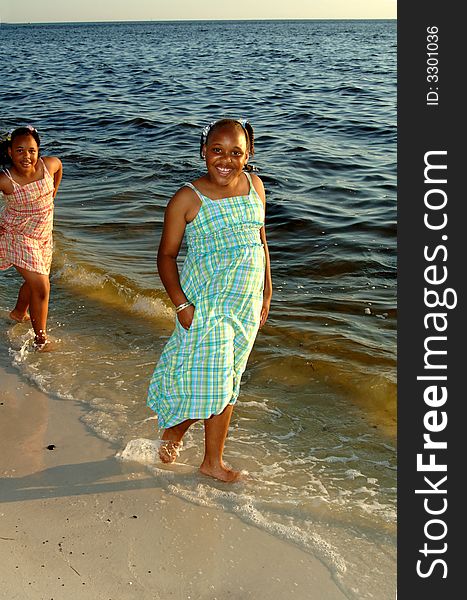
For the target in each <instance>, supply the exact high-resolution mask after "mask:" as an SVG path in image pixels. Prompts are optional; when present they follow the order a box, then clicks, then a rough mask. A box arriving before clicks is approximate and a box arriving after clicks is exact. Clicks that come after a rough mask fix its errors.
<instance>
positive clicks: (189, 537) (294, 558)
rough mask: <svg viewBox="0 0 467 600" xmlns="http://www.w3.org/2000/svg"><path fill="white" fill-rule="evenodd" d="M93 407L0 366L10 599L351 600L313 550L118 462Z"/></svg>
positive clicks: (4, 587)
mask: <svg viewBox="0 0 467 600" xmlns="http://www.w3.org/2000/svg"><path fill="white" fill-rule="evenodd" d="M82 414H83V413H82V409H81V407H80V406H79V405H78V404H76V403H73V402H67V401H63V400H57V399H54V398H50V397H48V396H47V395H45V394H43V393H42V392H40V391H38V390H37V389H36V388H35V387H33V386H31V385H30V384H29V383H28V382H26V381H25V380H24V379H22V378H21V376H19V375H18V374H17V373H16V371H14V370H13V369H12V368H11V367H9V366H8V365H7V364H6V362H5V361H4V362H2V363H0V552H1V584H0V598H2V599H5V600H16V599H18V600H52V599H53V600H81V599H83V600H84V599H89V600H127V599H128V600H130V599H132V600H133V599H134V600H159V599H160V600H172V599H173V600H189V599H190V600H214V599H217V600H227V599H228V600H243V599H247V598H251V599H254V600H288V599H289V598H290V599H296V600H305V599H306V600H345V598H346V596H345V595H344V594H343V593H342V592H341V591H340V590H339V588H338V587H337V586H336V584H335V583H334V581H333V579H332V578H331V575H330V573H329V571H328V569H326V568H325V566H324V565H323V564H322V563H321V562H320V561H319V560H318V559H316V558H315V557H313V556H312V555H310V554H308V553H306V552H304V551H302V550H301V549H299V548H297V547H295V546H293V545H292V544H290V543H289V542H286V541H283V540H280V539H278V538H276V537H274V536H272V535H270V534H268V533H266V532H264V531H262V530H260V529H257V528H255V527H254V526H250V525H246V524H245V523H243V522H242V521H241V520H240V519H239V518H238V517H236V516H234V515H230V514H228V513H225V512H223V511H221V510H216V509H212V508H204V507H201V506H197V505H193V504H191V503H188V502H186V501H185V500H182V499H180V498H177V497H175V496H172V495H169V494H168V493H167V492H165V491H163V490H161V489H158V487H157V482H156V480H155V478H154V476H152V475H150V474H149V473H148V472H147V471H146V470H145V469H144V467H142V466H140V465H137V464H135V463H122V462H120V461H118V460H116V459H115V452H116V449H115V448H113V447H112V446H111V444H108V443H107V442H105V441H103V440H101V439H99V438H97V437H96V436H94V435H93V434H92V433H90V431H88V430H87V428H86V427H85V425H83V423H82V422H81V421H80V416H81V415H82ZM51 444H53V445H54V448H53V449H47V446H49V445H51Z"/></svg>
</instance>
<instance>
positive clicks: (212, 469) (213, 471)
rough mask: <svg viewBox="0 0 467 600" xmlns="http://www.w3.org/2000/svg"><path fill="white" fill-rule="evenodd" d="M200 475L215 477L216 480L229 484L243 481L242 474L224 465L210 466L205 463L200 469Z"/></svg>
mask: <svg viewBox="0 0 467 600" xmlns="http://www.w3.org/2000/svg"><path fill="white" fill-rule="evenodd" d="M199 470H200V473H202V474H203V475H207V476H208V477H214V479H219V481H225V482H227V483H233V482H234V481H238V480H239V479H242V472H241V471H235V470H234V469H230V468H229V467H227V466H226V465H225V464H224V463H221V464H219V465H210V464H208V463H203V464H202V465H201V466H200V468H199Z"/></svg>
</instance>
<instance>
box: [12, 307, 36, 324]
mask: <svg viewBox="0 0 467 600" xmlns="http://www.w3.org/2000/svg"><path fill="white" fill-rule="evenodd" d="M10 319H13V321H16V322H17V323H24V322H26V321H30V320H31V317H30V316H29V315H28V314H27V313H25V314H23V315H21V314H20V313H19V312H18V311H17V310H15V309H13V310H12V311H11V313H10Z"/></svg>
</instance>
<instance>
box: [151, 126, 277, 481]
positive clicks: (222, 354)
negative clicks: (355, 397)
mask: <svg viewBox="0 0 467 600" xmlns="http://www.w3.org/2000/svg"><path fill="white" fill-rule="evenodd" d="M200 152H201V157H202V158H203V159H204V160H205V162H206V169H207V172H206V173H205V174H204V175H203V176H202V177H200V178H199V179H196V180H195V181H193V182H192V183H187V184H185V185H184V186H183V187H181V188H180V189H179V190H178V191H177V193H176V194H175V195H174V196H173V197H172V199H171V200H170V202H169V203H168V205H167V208H166V212H165V219H164V228H163V232H162V238H161V241H160V245H159V251H158V255H157V266H158V270H159V275H160V278H161V280H162V283H163V284H164V287H165V289H166V290H167V293H168V295H169V297H170V299H171V301H172V302H173V303H174V306H175V312H176V317H177V318H176V326H175V331H174V332H173V334H172V336H171V337H170V339H169V341H168V342H167V344H166V346H165V348H164V350H163V352H162V355H161V357H160V360H159V363H158V364H157V366H156V368H155V371H154V374H153V376H152V379H151V383H150V386H149V393H148V400H147V403H148V406H149V407H150V408H152V409H153V410H154V411H156V413H157V415H158V421H159V428H160V429H163V430H164V431H163V434H162V440H161V443H160V448H159V456H160V458H161V460H162V461H163V462H165V463H170V462H174V461H175V460H176V458H177V456H178V453H179V450H180V448H181V445H182V438H183V435H184V434H185V432H186V431H187V430H188V428H189V427H190V425H192V424H193V423H195V422H196V421H198V420H200V419H201V420H203V421H204V431H205V453H204V459H203V462H202V464H201V466H200V471H201V472H202V473H204V474H205V475H209V476H211V477H214V478H216V479H220V480H221V481H236V480H237V479H239V477H240V471H236V470H233V469H231V468H230V467H228V466H227V465H226V464H225V463H224V462H223V451H224V443H225V439H226V437H227V431H228V427H229V423H230V418H231V415H232V410H233V407H234V404H235V402H236V400H237V398H238V394H239V388H240V380H241V377H242V374H243V372H244V370H245V367H246V363H247V360H248V356H249V354H250V352H251V349H252V347H253V343H254V340H255V338H256V335H257V332H258V329H259V328H260V327H262V326H263V325H264V323H265V322H266V319H267V317H268V313H269V306H270V303H271V295H272V283H271V273H270V266H269V253H268V247H267V243H266V235H265V230H264V214H265V202H266V199H265V192H264V186H263V183H262V181H261V179H260V178H259V177H258V176H257V175H254V174H251V173H250V172H248V170H246V169H247V162H248V159H249V157H250V156H252V155H253V153H254V134H253V129H252V127H251V125H250V124H249V123H248V122H246V121H237V120H233V119H222V120H220V121H216V122H214V123H211V124H210V125H208V126H207V127H205V128H204V130H203V133H202V136H201V146H200ZM184 236H185V237H186V241H187V246H188V252H187V256H186V259H185V262H184V264H183V268H182V271H181V273H180V274H179V271H178V268H177V256H178V253H179V250H180V246H181V243H182V239H183V237H184Z"/></svg>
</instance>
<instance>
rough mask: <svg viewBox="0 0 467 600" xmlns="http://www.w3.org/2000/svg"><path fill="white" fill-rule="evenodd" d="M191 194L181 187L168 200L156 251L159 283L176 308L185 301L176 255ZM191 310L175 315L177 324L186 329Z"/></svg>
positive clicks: (184, 225)
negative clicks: (162, 285)
mask: <svg viewBox="0 0 467 600" xmlns="http://www.w3.org/2000/svg"><path fill="white" fill-rule="evenodd" d="M192 194H193V192H192V191H191V190H190V189H189V188H181V189H180V190H179V191H178V192H177V193H176V194H175V195H174V196H173V198H172V199H171V200H170V202H169V203H168V205H167V208H166V210H165V215H164V227H163V230H162V237H161V241H160V244H159V250H158V252H157V269H158V271H159V276H160V278H161V281H162V283H163V284H164V287H165V289H166V291H167V294H168V295H169V298H170V299H171V300H172V302H173V303H174V305H175V306H179V305H180V304H184V303H185V302H187V301H188V299H187V297H186V296H185V293H184V291H183V290H182V287H181V285H180V276H179V273H178V266H177V256H178V253H179V251H180V246H181V244H182V240H183V236H184V234H185V227H186V224H187V219H188V218H189V216H190V209H192V208H193V197H192ZM193 315H194V307H193V306H188V307H187V308H185V309H184V310H182V311H181V312H179V313H177V318H178V320H179V321H180V324H181V325H182V327H184V328H185V329H189V328H190V325H191V322H192V320H193Z"/></svg>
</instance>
